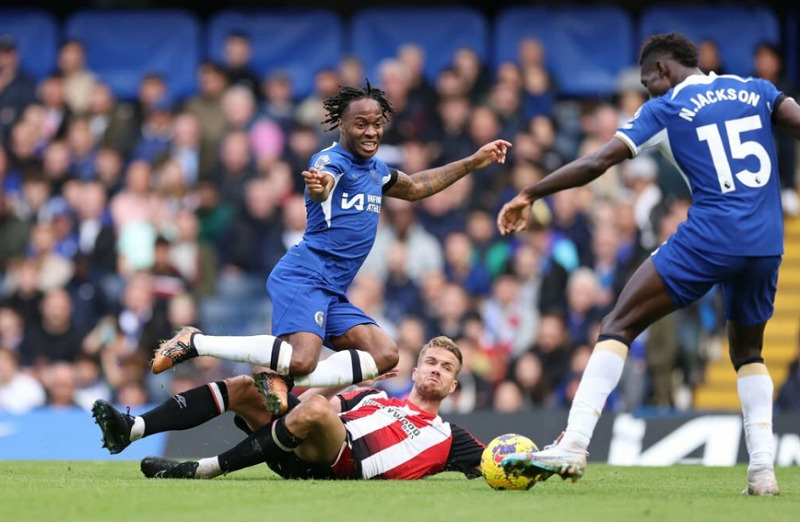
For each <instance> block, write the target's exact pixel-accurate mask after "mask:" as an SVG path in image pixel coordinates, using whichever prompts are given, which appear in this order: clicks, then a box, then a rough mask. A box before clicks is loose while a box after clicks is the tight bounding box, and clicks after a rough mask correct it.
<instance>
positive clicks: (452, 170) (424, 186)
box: [411, 158, 472, 199]
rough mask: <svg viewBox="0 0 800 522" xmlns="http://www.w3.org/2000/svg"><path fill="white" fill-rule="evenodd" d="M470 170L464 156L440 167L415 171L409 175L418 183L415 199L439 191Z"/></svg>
mask: <svg viewBox="0 0 800 522" xmlns="http://www.w3.org/2000/svg"><path fill="white" fill-rule="evenodd" d="M470 172H472V168H471V165H470V162H469V160H468V159H466V158H465V159H462V160H461V161H454V162H453V163H448V164H447V165H444V166H442V167H436V168H434V169H428V170H423V171H422V172H417V173H416V174H413V175H412V176H411V178H412V179H413V180H414V181H415V182H417V183H419V190H416V191H415V192H417V193H416V194H415V196H416V198H415V199H422V198H427V197H428V196H431V195H433V194H436V193H437V192H441V191H442V190H444V189H446V188H447V187H449V186H450V185H452V184H453V183H455V182H456V181H458V180H460V179H461V178H463V177H464V176H466V175H467V174H469V173H470ZM415 185H416V183H415Z"/></svg>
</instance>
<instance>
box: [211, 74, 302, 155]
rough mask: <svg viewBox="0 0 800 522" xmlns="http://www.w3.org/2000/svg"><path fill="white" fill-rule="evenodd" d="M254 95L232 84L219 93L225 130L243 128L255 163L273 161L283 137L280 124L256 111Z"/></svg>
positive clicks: (229, 131) (281, 146) (282, 142)
mask: <svg viewBox="0 0 800 522" xmlns="http://www.w3.org/2000/svg"><path fill="white" fill-rule="evenodd" d="M257 109H258V105H257V104H256V98H255V97H254V96H253V93H251V92H250V91H249V90H248V89H246V88H245V87H243V86H241V85H234V86H233V87H230V88H228V90H227V91H225V95H224V96H223V97H222V112H223V114H224V115H225V128H226V132H227V133H228V134H230V133H231V132H244V133H245V135H246V136H247V144H248V147H249V148H250V150H251V151H252V153H253V155H254V159H255V161H256V162H257V163H259V164H261V161H262V160H267V161H269V162H272V161H275V160H277V159H278V158H280V157H281V154H283V147H284V142H285V140H286V137H285V136H284V135H283V131H282V130H281V128H280V126H279V125H278V124H277V123H275V122H274V121H273V120H271V119H269V118H267V117H266V116H263V115H260V114H258V112H257Z"/></svg>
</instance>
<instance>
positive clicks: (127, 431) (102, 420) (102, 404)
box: [92, 399, 134, 455]
mask: <svg viewBox="0 0 800 522" xmlns="http://www.w3.org/2000/svg"><path fill="white" fill-rule="evenodd" d="M129 411H130V410H129ZM92 417H94V422H95V423H96V424H97V425H98V426H100V430H101V431H102V432H103V439H102V440H103V447H104V448H107V449H108V451H109V453H111V454H112V455H116V454H117V453H119V452H121V451H122V450H124V449H125V448H127V447H128V446H129V445H130V443H131V428H132V427H133V419H134V418H133V416H132V415H130V414H128V413H122V412H121V411H117V410H116V409H114V407H113V406H111V405H110V404H109V403H107V402H106V401H104V400H102V399H97V400H96V401H94V404H92Z"/></svg>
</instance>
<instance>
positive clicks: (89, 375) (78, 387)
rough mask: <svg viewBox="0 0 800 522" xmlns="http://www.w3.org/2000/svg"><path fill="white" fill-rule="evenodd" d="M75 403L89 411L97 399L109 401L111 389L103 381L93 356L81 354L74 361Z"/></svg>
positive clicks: (98, 365)
mask: <svg viewBox="0 0 800 522" xmlns="http://www.w3.org/2000/svg"><path fill="white" fill-rule="evenodd" d="M74 370H75V393H74V394H73V399H74V401H75V403H76V404H77V405H78V406H80V407H81V408H83V409H84V410H90V409H91V408H92V403H93V402H94V401H95V400H97V399H103V400H105V401H108V400H111V388H110V387H109V386H108V384H107V383H106V382H105V380H104V379H103V376H102V374H101V371H100V362H99V360H98V359H97V357H95V356H91V355H88V354H85V353H81V354H80V355H79V356H78V358H77V359H76V360H75V365H74Z"/></svg>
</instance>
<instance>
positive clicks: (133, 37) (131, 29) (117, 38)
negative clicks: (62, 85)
mask: <svg viewBox="0 0 800 522" xmlns="http://www.w3.org/2000/svg"><path fill="white" fill-rule="evenodd" d="M64 31H65V33H66V36H67V38H73V39H76V40H80V41H81V42H82V43H83V44H84V45H85V46H86V52H87V56H88V65H89V68H90V69H91V70H93V71H94V72H95V73H97V74H98V75H99V76H100V77H101V78H102V80H103V81H104V82H106V83H107V84H108V85H109V86H110V87H111V89H112V90H113V91H114V93H115V94H116V95H117V96H118V97H120V98H123V99H131V98H135V97H136V93H137V90H138V87H139V81H140V80H141V78H142V75H143V74H146V73H149V72H156V73H160V74H162V75H163V76H164V77H165V78H166V81H167V84H168V85H169V89H170V93H171V94H172V95H173V96H175V97H177V98H184V97H186V96H188V95H190V94H192V93H194V92H195V91H196V89H197V80H196V72H197V66H198V63H199V55H200V52H199V45H200V41H199V39H200V23H199V21H198V20H197V19H196V18H195V16H194V15H193V14H191V13H188V12H186V11H181V10H176V9H167V10H139V9H136V10H84V11H78V12H76V13H75V14H73V15H72V16H70V17H69V18H68V19H67V21H66V24H65V27H64Z"/></svg>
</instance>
